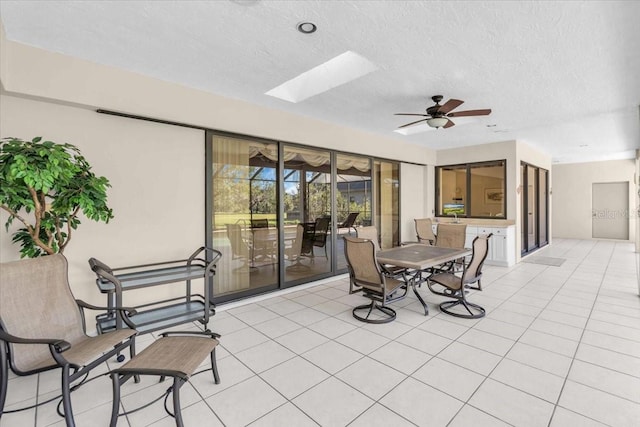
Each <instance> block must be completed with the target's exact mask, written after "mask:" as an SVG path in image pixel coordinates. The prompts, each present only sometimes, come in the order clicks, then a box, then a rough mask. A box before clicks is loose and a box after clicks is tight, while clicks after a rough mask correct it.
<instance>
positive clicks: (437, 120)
mask: <svg viewBox="0 0 640 427" xmlns="http://www.w3.org/2000/svg"><path fill="white" fill-rule="evenodd" d="M447 123H449V119H447V118H446V117H432V118H430V119H427V124H428V125H429V126H431V127H432V128H441V127H443V126H444V125H446V124H447Z"/></svg>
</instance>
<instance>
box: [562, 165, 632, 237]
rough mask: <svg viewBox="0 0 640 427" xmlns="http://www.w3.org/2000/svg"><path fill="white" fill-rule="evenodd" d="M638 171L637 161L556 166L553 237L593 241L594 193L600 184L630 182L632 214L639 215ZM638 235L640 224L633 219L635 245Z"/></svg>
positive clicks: (630, 222)
mask: <svg viewBox="0 0 640 427" xmlns="http://www.w3.org/2000/svg"><path fill="white" fill-rule="evenodd" d="M635 168H636V166H635V161H634V160H633V159H629V160H610V161H602V162H589V163H574V164H561V165H554V166H553V167H552V171H553V204H554V209H553V214H552V222H553V236H554V237H562V238H573V239H591V221H592V219H591V217H592V216H591V191H592V184H593V183H596V182H628V183H629V212H635V206H634V203H635V202H634V201H635V195H634V194H633V189H634V188H635V185H634V182H635V181H634V174H635ZM631 216H632V215H630V217H631ZM635 235H636V221H635V219H632V218H629V236H630V240H631V241H634V240H635Z"/></svg>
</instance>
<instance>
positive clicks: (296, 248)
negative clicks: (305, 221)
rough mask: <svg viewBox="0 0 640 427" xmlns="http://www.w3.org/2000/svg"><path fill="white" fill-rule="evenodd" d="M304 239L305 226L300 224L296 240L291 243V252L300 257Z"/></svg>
mask: <svg viewBox="0 0 640 427" xmlns="http://www.w3.org/2000/svg"><path fill="white" fill-rule="evenodd" d="M303 237H304V226H303V225H302V224H298V225H297V226H296V238H295V240H294V241H293V242H292V243H291V251H292V253H294V254H295V255H296V256H299V255H300V254H301V253H302V239H303Z"/></svg>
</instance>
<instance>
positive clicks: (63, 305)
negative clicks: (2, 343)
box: [0, 254, 85, 372]
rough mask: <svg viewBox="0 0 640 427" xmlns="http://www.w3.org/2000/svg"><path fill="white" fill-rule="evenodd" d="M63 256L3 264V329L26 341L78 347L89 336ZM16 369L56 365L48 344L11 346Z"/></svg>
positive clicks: (0, 320) (0, 319)
mask: <svg viewBox="0 0 640 427" xmlns="http://www.w3.org/2000/svg"><path fill="white" fill-rule="evenodd" d="M67 275H68V266H67V260H66V258H65V257H64V256H63V255H61V254H54V255H48V256H43V257H39V258H34V259H24V260H20V261H14V262H8V263H5V264H2V267H1V268H0V295H1V296H2V297H1V298H0V326H1V327H2V329H3V330H4V331H5V332H7V333H9V334H12V335H15V336H19V337H22V338H54V339H58V338H59V339H63V340H65V341H68V342H70V343H71V344H74V343H76V342H78V341H80V340H81V339H83V338H84V337H85V333H84V330H83V326H82V317H81V315H80V311H79V309H78V306H77V304H76V302H75V299H74V297H73V294H72V293H71V289H70V288H69V282H68V279H67ZM11 358H12V362H13V364H14V366H15V368H16V369H18V370H20V371H22V372H26V371H30V370H33V369H35V368H38V367H42V364H43V360H44V361H46V360H51V364H52V365H53V364H55V362H54V360H53V357H52V356H51V353H50V351H49V346H48V345H33V344H28V345H25V344H14V345H11Z"/></svg>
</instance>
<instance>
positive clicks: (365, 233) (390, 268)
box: [357, 225, 407, 278]
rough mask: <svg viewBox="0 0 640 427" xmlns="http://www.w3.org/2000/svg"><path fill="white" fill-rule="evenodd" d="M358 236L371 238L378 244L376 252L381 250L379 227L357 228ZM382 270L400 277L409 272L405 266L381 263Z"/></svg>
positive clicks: (389, 274)
mask: <svg viewBox="0 0 640 427" xmlns="http://www.w3.org/2000/svg"><path fill="white" fill-rule="evenodd" d="M357 233H358V234H357V237H359V238H361V239H367V240H371V241H372V242H373V244H374V245H375V246H376V252H377V251H379V250H380V243H378V229H377V228H376V227H375V226H372V225H371V226H367V227H360V228H359V229H358V230H357ZM380 268H382V272H383V273H384V274H386V275H387V276H389V277H396V278H397V277H399V276H402V275H403V274H406V273H407V269H406V268H404V267H398V266H397V265H386V264H380Z"/></svg>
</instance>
